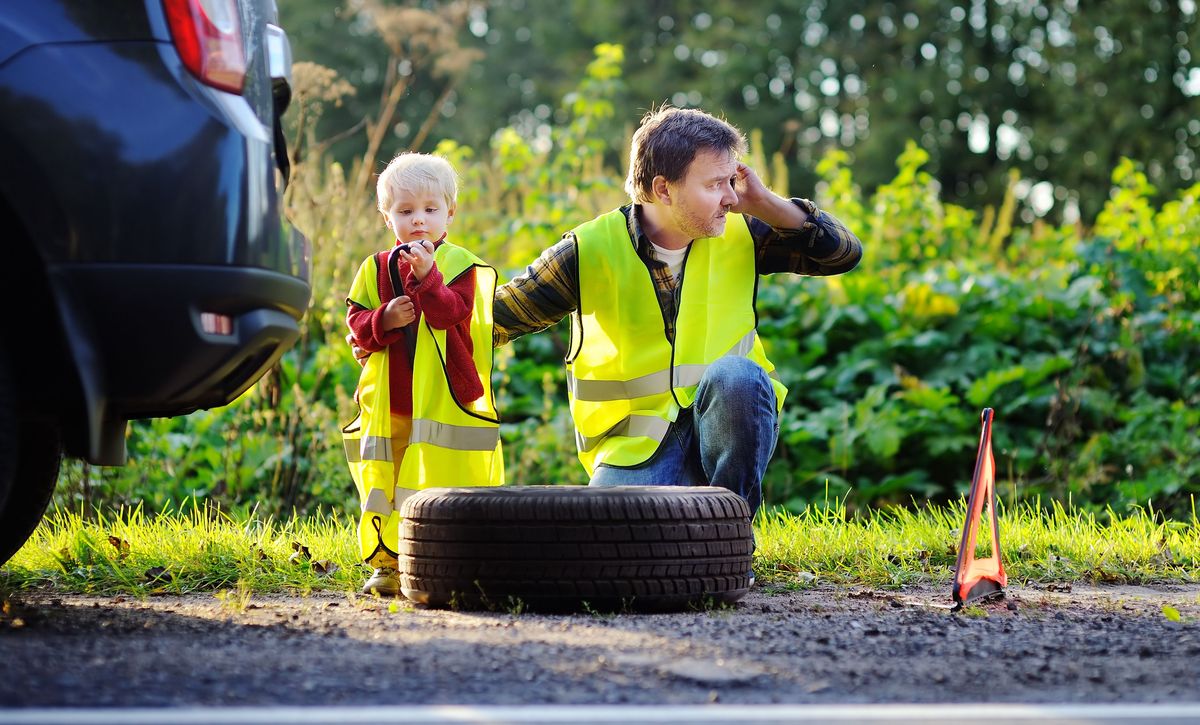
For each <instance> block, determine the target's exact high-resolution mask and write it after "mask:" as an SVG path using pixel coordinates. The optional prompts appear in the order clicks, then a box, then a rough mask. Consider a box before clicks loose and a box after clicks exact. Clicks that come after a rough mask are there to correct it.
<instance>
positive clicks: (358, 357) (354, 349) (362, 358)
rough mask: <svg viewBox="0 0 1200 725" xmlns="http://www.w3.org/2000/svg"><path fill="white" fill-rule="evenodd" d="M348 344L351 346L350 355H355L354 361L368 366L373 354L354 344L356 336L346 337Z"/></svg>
mask: <svg viewBox="0 0 1200 725" xmlns="http://www.w3.org/2000/svg"><path fill="white" fill-rule="evenodd" d="M346 344H347V345H349V346H350V354H352V355H354V360H355V361H356V362H357V363H358V364H359V365H366V364H367V358H369V357H371V353H369V352H367V351H366V350H364V349H362V348H361V347H359V346H358V345H355V344H354V335H353V334H350V335H346Z"/></svg>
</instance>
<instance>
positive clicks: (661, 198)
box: [650, 174, 671, 206]
mask: <svg viewBox="0 0 1200 725" xmlns="http://www.w3.org/2000/svg"><path fill="white" fill-rule="evenodd" d="M650 191H651V193H653V194H654V200H655V201H657V202H658V203H660V204H665V205H666V206H670V205H671V189H670V187H669V184H668V183H667V177H665V176H663V175H662V174H659V175H658V176H655V177H654V179H652V180H651V181H650Z"/></svg>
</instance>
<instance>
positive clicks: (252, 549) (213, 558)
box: [0, 504, 369, 595]
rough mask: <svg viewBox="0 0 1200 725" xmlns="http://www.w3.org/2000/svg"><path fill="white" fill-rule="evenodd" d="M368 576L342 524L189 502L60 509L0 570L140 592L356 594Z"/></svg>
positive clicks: (52, 582) (87, 589)
mask: <svg viewBox="0 0 1200 725" xmlns="http://www.w3.org/2000/svg"><path fill="white" fill-rule="evenodd" d="M368 573H369V572H368V571H367V569H366V567H365V566H364V565H362V564H361V563H359V561H358V548H357V546H356V544H355V534H354V525H353V524H352V523H351V522H349V521H348V520H346V519H344V518H336V517H330V516H325V515H321V514H317V515H314V516H310V517H307V518H303V519H291V520H287V521H276V520H274V519H272V518H259V517H257V516H255V515H253V514H250V515H238V516H230V515H228V514H225V513H222V512H219V511H215V510H212V509H210V508H207V507H205V506H203V505H200V504H194V505H185V506H183V507H180V508H178V509H174V508H172V509H168V510H167V511H165V512H163V513H161V514H158V515H154V516H146V515H144V514H143V512H142V510H141V509H140V508H135V509H128V510H124V511H120V512H116V513H114V514H111V515H97V516H93V517H84V516H82V515H81V514H79V513H77V512H69V511H62V510H57V511H55V512H53V513H51V514H50V515H49V516H47V517H46V519H45V520H43V521H42V524H41V525H40V526H39V527H38V529H37V531H36V532H34V535H33V537H32V538H30V540H29V541H28V542H27V543H26V544H25V546H24V547H22V548H21V550H20V551H18V552H17V554H16V555H15V556H14V557H13V558H12V559H11V560H10V561H9V562H8V564H6V565H5V566H4V568H3V569H0V585H3V586H4V587H5V588H7V589H10V590H19V589H39V588H49V589H54V590H59V591H65V592H76V593H95V594H115V593H131V594H137V595H148V594H155V593H169V594H184V593H188V592H217V591H223V590H225V589H236V590H240V591H252V592H255V593H267V592H284V591H293V592H309V591H314V590H351V589H355V588H357V587H359V586H361V585H362V582H363V580H364V579H365V577H366V575H367V574H368Z"/></svg>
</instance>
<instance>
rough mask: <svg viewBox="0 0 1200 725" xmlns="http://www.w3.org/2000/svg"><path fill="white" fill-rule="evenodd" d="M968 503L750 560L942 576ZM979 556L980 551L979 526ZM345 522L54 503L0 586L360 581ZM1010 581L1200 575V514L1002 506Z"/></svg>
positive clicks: (781, 578)
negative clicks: (93, 509) (73, 507)
mask: <svg viewBox="0 0 1200 725" xmlns="http://www.w3.org/2000/svg"><path fill="white" fill-rule="evenodd" d="M964 517H965V502H962V501H960V502H958V503H955V504H951V505H948V506H926V507H920V508H914V509H900V508H897V509H887V510H878V511H872V512H869V513H866V514H855V515H847V511H846V509H845V506H844V505H843V503H842V502H840V501H832V502H826V503H825V504H822V505H819V506H816V505H814V506H810V507H809V508H808V509H806V510H805V511H804V512H802V513H800V514H798V515H796V514H790V513H786V512H782V511H780V510H771V511H765V512H764V513H763V514H762V515H761V516H760V518H759V519H758V521H757V522H756V526H755V529H756V540H757V551H756V553H755V560H754V568H755V571H756V573H757V575H758V577H759V580H760V581H761V582H762V583H763V584H771V585H776V586H783V587H786V588H804V587H810V586H815V585H817V584H820V583H827V584H828V583H832V584H840V585H852V584H859V585H867V586H875V587H901V586H904V585H909V584H941V583H949V582H950V581H951V579H952V578H953V574H954V572H953V570H954V564H955V559H956V556H957V546H958V542H959V537H960V532H961V526H962V525H963V520H964ZM978 540H979V541H980V542H981V544H980V546H979V547H978V548H977V555H978V556H984V555H987V554H988V553H990V539H989V538H988V535H987V531H986V529H985V530H984V531H982V532H981V533H980V535H979V536H978ZM354 542H355V532H354V523H353V522H352V521H351V520H350V519H349V518H348V517H345V516H340V517H338V516H327V515H321V514H318V515H316V516H312V517H307V518H303V519H290V520H286V521H276V520H274V519H271V518H259V517H257V516H256V515H255V514H253V513H250V514H239V515H229V514H226V513H223V512H219V511H215V510H212V509H209V508H207V507H205V506H204V505H202V504H198V503H189V504H187V505H184V506H182V507H179V508H173V509H170V510H168V511H166V512H164V513H161V514H158V515H154V516H148V515H145V514H144V513H143V511H142V510H141V509H140V508H135V509H130V510H124V511H120V512H116V513H113V514H108V515H102V514H95V515H92V516H84V515H82V514H81V513H80V512H69V511H62V510H58V511H55V512H53V513H51V514H50V515H49V516H47V517H46V519H45V520H44V521H43V522H42V524H41V526H39V528H38V530H37V531H36V532H35V533H34V535H33V537H32V538H31V539H30V540H29V542H28V543H27V544H26V545H25V546H24V547H23V548H22V549H21V550H20V551H19V552H17V554H16V555H15V556H14V557H13V559H12V560H11V561H10V562H8V564H6V565H5V566H4V567H3V568H2V569H0V589H2V590H6V591H10V592H12V591H21V590H49V591H61V592H71V593H93V594H118V593H127V594H134V595H139V596H147V595H153V594H160V593H163V594H183V593H188V592H214V593H224V594H226V595H227V596H234V595H236V596H237V597H242V598H244V597H245V596H248V594H249V593H254V594H265V593H273V592H298V593H307V592H311V591H322V590H324V591H346V592H352V591H357V589H358V587H359V586H361V585H362V582H363V580H364V579H365V577H366V575H367V574H368V573H369V572H368V571H367V569H366V567H365V565H363V564H361V563H360V562H359V561H358V560H357V551H356V546H355V543H354ZM1000 542H1001V548H1002V554H1003V559H1004V565H1005V569H1006V570H1007V572H1008V575H1009V581H1010V582H1014V583H1015V582H1064V583H1065V582H1078V581H1083V582H1099V583H1123V584H1144V583H1155V582H1158V583H1167V582H1175V583H1182V582H1196V581H1200V523H1198V522H1197V520H1196V517H1195V514H1194V513H1193V516H1192V518H1191V520H1190V521H1174V520H1166V519H1164V518H1163V517H1162V516H1161V515H1159V514H1157V513H1156V512H1154V511H1153V509H1150V508H1146V509H1137V510H1134V511H1132V512H1131V513H1128V514H1118V513H1115V512H1112V511H1108V512H1106V515H1103V516H1097V515H1095V514H1093V513H1089V512H1085V511H1080V510H1076V509H1072V508H1068V507H1064V506H1063V505H1061V504H1059V503H1057V502H1056V503H1052V504H1050V505H1049V506H1048V507H1047V506H1041V507H1039V506H1037V505H1035V504H1020V505H1017V506H1014V507H1005V506H1003V505H1001V506H1000Z"/></svg>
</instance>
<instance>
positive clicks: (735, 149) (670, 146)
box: [625, 104, 746, 204]
mask: <svg viewBox="0 0 1200 725" xmlns="http://www.w3.org/2000/svg"><path fill="white" fill-rule="evenodd" d="M701 149H714V150H717V151H729V152H730V153H731V154H733V156H734V158H737V157H739V156H741V155H742V154H744V153H746V137H745V136H743V135H742V132H741V131H739V130H738V129H737V128H735V127H734V126H732V125H731V124H729V123H728V122H726V121H723V120H721V119H719V118H716V117H715V116H711V115H709V114H707V113H705V112H704V111H701V110H698V109H695V108H673V107H671V106H668V105H666V104H664V105H663V106H661V107H659V108H657V109H654V110H651V111H650V112H649V113H647V114H646V115H645V116H644V117H643V118H642V125H641V126H639V127H638V130H637V131H636V132H635V133H634V134H633V143H632V145H631V146H630V148H629V177H628V178H626V179H625V191H626V192H627V193H628V194H629V198H631V199H633V200H634V201H635V202H638V203H642V204H646V203H651V202H653V201H654V192H653V187H652V185H653V182H654V177H656V176H662V177H663V178H665V179H666V180H667V181H670V182H672V183H674V182H677V181H679V180H680V179H682V178H683V177H684V175H685V174H686V173H687V169H688V166H689V165H691V163H692V160H693V159H695V158H696V153H697V152H698V151H700V150H701Z"/></svg>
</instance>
